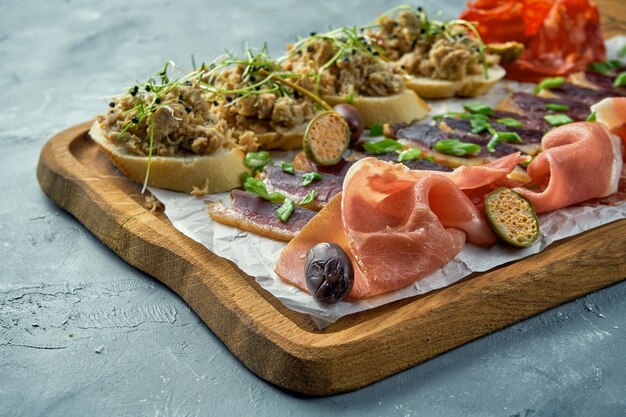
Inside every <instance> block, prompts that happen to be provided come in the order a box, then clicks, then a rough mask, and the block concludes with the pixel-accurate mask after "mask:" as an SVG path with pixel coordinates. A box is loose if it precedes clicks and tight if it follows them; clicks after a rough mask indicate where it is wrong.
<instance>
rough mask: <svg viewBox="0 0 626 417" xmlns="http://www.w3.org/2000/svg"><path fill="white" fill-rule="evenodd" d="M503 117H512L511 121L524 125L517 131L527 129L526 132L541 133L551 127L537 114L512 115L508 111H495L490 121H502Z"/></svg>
mask: <svg viewBox="0 0 626 417" xmlns="http://www.w3.org/2000/svg"><path fill="white" fill-rule="evenodd" d="M505 117H512V118H513V119H516V120H519V121H520V122H522V123H523V124H524V126H523V127H521V128H517V129H528V130H538V131H541V132H547V131H548V130H550V128H551V127H552V126H550V124H549V123H548V122H546V121H545V120H544V118H543V116H542V115H538V114H528V115H523V114H518V113H512V112H508V111H495V112H494V113H493V116H492V119H493V120H497V119H503V118H505Z"/></svg>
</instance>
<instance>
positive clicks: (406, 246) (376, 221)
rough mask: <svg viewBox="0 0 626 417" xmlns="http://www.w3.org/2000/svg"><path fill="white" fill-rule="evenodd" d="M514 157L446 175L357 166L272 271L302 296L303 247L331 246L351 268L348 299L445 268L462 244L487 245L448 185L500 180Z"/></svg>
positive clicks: (473, 215) (483, 230)
mask: <svg viewBox="0 0 626 417" xmlns="http://www.w3.org/2000/svg"><path fill="white" fill-rule="evenodd" d="M518 158H519V154H516V155H513V156H510V157H507V158H506V159H503V160H500V161H498V162H497V163H494V164H493V166H491V167H464V168H461V169H457V170H456V171H455V172H453V173H449V174H448V173H440V172H433V171H411V170H409V169H407V168H406V167H404V166H402V165H400V164H391V163H387V162H384V161H380V160H377V159H375V158H365V159H363V160H361V161H358V162H357V163H355V164H354V165H353V166H352V168H351V169H350V171H348V174H347V175H346V178H345V181H344V191H343V193H342V194H338V195H337V196H335V197H334V198H333V199H332V200H331V201H330V202H329V204H327V205H326V207H324V209H322V210H321V211H320V212H319V214H318V215H317V216H315V217H314V218H313V220H311V222H309V224H307V225H306V226H305V227H304V228H303V229H302V231H301V232H300V234H299V235H298V236H297V237H296V238H295V239H293V240H292V241H291V242H290V243H289V244H288V245H287V247H286V248H285V249H284V250H283V252H282V253H281V255H280V258H279V261H278V264H277V265H276V273H277V274H278V275H279V276H280V277H281V278H282V279H283V280H285V281H286V282H289V283H291V284H293V285H295V286H297V287H299V288H301V289H303V290H306V286H305V284H304V276H303V275H304V258H305V256H306V253H307V251H308V249H309V248H311V247H312V246H313V245H315V244H317V243H320V242H334V243H337V244H338V245H340V246H341V247H342V248H343V249H344V250H345V251H346V253H348V255H349V256H350V258H351V259H352V260H353V263H354V265H355V284H354V288H353V289H352V292H351V293H350V294H349V295H348V299H349V300H355V299H362V298H367V297H371V296H374V295H377V294H381V293H384V292H388V291H393V290H395V289H398V288H402V287H405V286H407V285H409V284H411V283H413V282H415V281H416V280H418V279H420V278H422V277H424V276H426V275H428V274H429V273H431V272H432V271H434V270H436V269H437V268H440V267H441V266H443V265H444V264H445V263H447V262H449V261H450V260H451V259H452V258H454V257H455V256H456V255H457V254H458V252H459V251H460V250H461V249H462V247H463V245H464V243H465V241H466V239H467V241H468V242H471V243H475V244H478V245H483V246H489V245H492V244H493V243H495V236H494V235H493V233H492V232H491V230H490V229H489V226H488V225H487V223H486V221H485V220H484V218H483V216H482V214H481V212H480V210H479V209H478V208H477V207H476V206H475V205H474V204H472V202H471V201H470V200H469V198H468V197H467V196H466V195H465V194H464V192H463V191H462V190H461V189H460V188H459V186H457V185H456V183H455V181H459V183H461V185H462V186H463V187H466V188H468V189H473V188H477V187H481V186H484V185H485V184H484V180H483V179H482V178H483V175H479V174H478V173H473V172H472V171H473V170H477V169H480V170H482V172H481V174H485V173H487V174H488V176H490V178H491V179H496V178H502V177H503V176H506V173H507V171H510V169H512V166H514V163H516V162H517V161H518ZM496 172H498V175H495V173H496ZM340 196H341V197H340ZM340 198H341V200H339V199H340Z"/></svg>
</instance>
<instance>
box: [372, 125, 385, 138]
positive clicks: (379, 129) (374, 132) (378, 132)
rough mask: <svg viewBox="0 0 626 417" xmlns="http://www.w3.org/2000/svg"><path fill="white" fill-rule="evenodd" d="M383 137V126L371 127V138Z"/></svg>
mask: <svg viewBox="0 0 626 417" xmlns="http://www.w3.org/2000/svg"><path fill="white" fill-rule="evenodd" d="M382 135H383V125H381V124H380V123H374V124H373V125H372V126H370V136H372V137H376V136H382Z"/></svg>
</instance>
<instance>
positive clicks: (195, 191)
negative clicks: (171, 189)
mask: <svg viewBox="0 0 626 417" xmlns="http://www.w3.org/2000/svg"><path fill="white" fill-rule="evenodd" d="M208 193H209V179H208V178H207V179H205V180H204V187H202V188H198V187H196V186H194V187H193V188H192V190H191V195H192V196H194V197H204V196H205V195H207V194H208Z"/></svg>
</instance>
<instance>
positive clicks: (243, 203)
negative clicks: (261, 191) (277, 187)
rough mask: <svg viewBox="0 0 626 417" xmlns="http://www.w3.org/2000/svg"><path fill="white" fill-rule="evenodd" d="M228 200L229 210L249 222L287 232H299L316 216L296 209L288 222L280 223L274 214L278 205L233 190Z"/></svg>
mask: <svg viewBox="0 0 626 417" xmlns="http://www.w3.org/2000/svg"><path fill="white" fill-rule="evenodd" d="M230 199H231V208H232V209H233V210H235V211H237V212H239V213H241V214H242V215H243V216H244V217H245V218H246V219H247V220H248V221H249V222H251V223H256V224H258V225H259V226H271V227H276V228H279V229H281V230H286V231H289V232H299V231H300V230H301V229H302V228H303V227H304V225H305V224H307V223H308V222H309V221H310V220H311V219H312V218H313V216H315V215H316V214H317V212H315V211H313V210H308V209H305V208H302V207H296V208H295V210H294V211H293V214H292V215H291V217H289V220H287V221H286V222H282V221H281V220H280V219H279V218H278V217H277V216H276V213H275V211H276V209H277V208H278V207H280V204H275V203H270V202H269V201H267V200H264V199H262V198H259V197H256V196H254V195H252V194H250V193H247V192H245V191H241V190H233V191H232V192H231V194H230Z"/></svg>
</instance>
